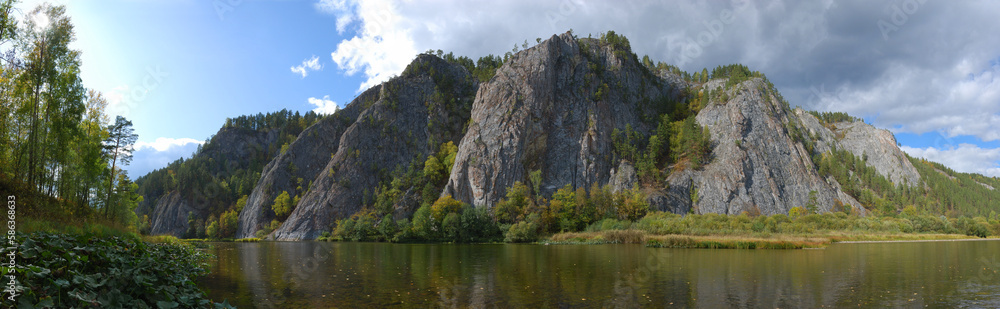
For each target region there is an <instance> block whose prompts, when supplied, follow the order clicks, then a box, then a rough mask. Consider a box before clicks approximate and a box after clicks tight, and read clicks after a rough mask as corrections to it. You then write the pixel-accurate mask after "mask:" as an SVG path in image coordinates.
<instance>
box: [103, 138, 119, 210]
mask: <svg viewBox="0 0 1000 309" xmlns="http://www.w3.org/2000/svg"><path fill="white" fill-rule="evenodd" d="M111 134H114V133H111ZM120 143H121V136H119V137H117V138H115V148H112V151H113V152H114V154H113V155H111V177H110V178H108V199H107V201H106V202H105V203H104V218H108V208H111V192H112V191H113V188H114V183H115V166H116V165H117V163H118V144H120Z"/></svg>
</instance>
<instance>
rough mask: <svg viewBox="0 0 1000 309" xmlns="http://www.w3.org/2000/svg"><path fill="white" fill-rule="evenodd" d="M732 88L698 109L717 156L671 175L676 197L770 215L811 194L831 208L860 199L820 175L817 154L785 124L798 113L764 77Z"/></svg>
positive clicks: (708, 208)
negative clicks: (701, 165) (725, 96)
mask: <svg viewBox="0 0 1000 309" xmlns="http://www.w3.org/2000/svg"><path fill="white" fill-rule="evenodd" d="M727 94H728V97H729V100H727V101H723V102H712V103H711V104H709V105H708V106H707V107H705V108H704V109H703V110H702V111H701V112H700V113H699V114H698V116H697V118H696V119H697V121H698V123H700V124H701V125H703V126H705V127H707V128H708V129H709V131H710V132H711V135H712V144H713V151H712V159H711V161H710V163H709V164H707V165H705V166H704V168H703V169H702V170H696V171H686V172H682V173H673V174H671V175H670V177H669V178H668V183H669V190H670V192H671V196H674V197H675V199H674V200H673V201H670V202H671V203H681V204H690V205H691V207H693V208H694V209H693V210H694V212H696V213H723V214H739V213H741V212H744V211H747V212H750V213H761V214H767V215H770V214H777V213H787V212H788V210H789V209H791V208H792V207H795V206H799V207H803V206H805V205H807V203H809V202H810V194H812V195H814V196H815V198H816V202H817V206H818V207H819V208H820V209H821V210H829V207H830V206H832V205H833V204H834V200H835V199H840V200H841V202H842V203H845V204H852V205H858V204H857V202H856V201H854V200H853V199H850V198H846V199H845V198H844V197H845V196H846V195H843V194H841V192H839V190H838V189H837V188H836V187H835V186H833V185H832V184H830V183H828V182H827V181H826V180H824V179H822V178H821V177H820V176H819V174H818V173H817V172H816V169H815V167H814V166H813V163H812V161H811V159H810V156H811V154H810V153H809V152H808V151H807V150H806V149H805V147H804V146H803V145H802V144H801V143H798V142H795V141H793V139H792V137H790V136H789V134H788V132H787V131H786V129H785V127H786V125H785V124H786V123H788V122H790V121H798V117H796V116H795V114H793V113H790V110H788V109H787V108H786V107H785V106H784V105H783V104H782V103H780V102H779V100H778V99H777V98H775V97H774V96H773V95H772V94H771V93H770V92H769V91H767V88H766V87H765V84H764V82H763V81H762V80H761V79H759V78H758V79H752V80H749V81H746V82H743V83H742V84H740V85H739V86H737V87H734V89H730V90H729V91H727ZM685 200H690V201H691V202H686V201H685ZM681 209H683V207H681Z"/></svg>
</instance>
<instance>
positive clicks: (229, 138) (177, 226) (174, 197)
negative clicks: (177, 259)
mask: <svg viewBox="0 0 1000 309" xmlns="http://www.w3.org/2000/svg"><path fill="white" fill-rule="evenodd" d="M277 139H278V133H277V132H276V131H267V132H260V131H254V130H246V129H239V128H223V129H222V130H219V132H218V133H217V134H216V135H215V136H213V137H212V138H211V140H209V142H208V143H206V144H205V147H204V148H202V150H201V152H200V153H198V154H197V156H198V157H202V158H207V159H208V160H209V161H210V162H219V163H220V164H221V165H222V167H221V170H222V172H221V173H226V171H230V170H238V169H245V168H247V167H248V165H249V162H250V161H251V157H252V156H254V153H255V152H259V150H260V149H266V148H267V147H268V146H269V145H270V144H272V143H274V142H275V141H276V140H277ZM218 190H221V188H196V189H195V190H193V191H192V192H190V193H189V194H181V193H180V192H178V191H177V190H174V191H170V192H164V195H163V196H147V197H144V198H145V199H147V200H148V201H149V202H150V203H151V205H152V207H151V208H152V212H151V213H150V214H149V218H150V227H151V228H150V234H152V235H161V234H169V235H174V236H178V237H180V236H182V235H183V234H184V231H186V230H187V229H188V217H187V216H188V213H189V212H190V213H191V214H192V215H194V216H195V218H205V217H208V213H209V212H210V211H211V209H210V206H211V204H212V202H213V199H215V197H216V195H217V193H218ZM140 216H141V214H140Z"/></svg>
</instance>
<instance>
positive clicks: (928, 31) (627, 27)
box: [21, 0, 1000, 178]
mask: <svg viewBox="0 0 1000 309" xmlns="http://www.w3.org/2000/svg"><path fill="white" fill-rule="evenodd" d="M23 2H25V3H22V5H21V7H22V8H24V9H23V11H24V12H27V11H30V8H31V7H34V5H35V3H37V1H35V0H32V1H27V0H25V1H23ZM51 2H53V3H55V4H65V5H66V6H67V11H68V14H69V15H70V16H71V17H72V20H73V23H74V25H75V27H76V28H75V29H76V34H77V38H78V41H77V43H76V45H75V46H76V48H77V49H79V50H81V51H82V52H83V79H84V84H85V86H86V87H88V88H92V89H95V90H98V91H100V92H102V93H104V94H105V95H106V96H108V97H109V98H110V99H111V101H112V106H111V107H110V108H109V111H110V112H111V113H115V114H123V115H125V116H126V117H128V118H129V119H131V120H132V121H133V122H134V124H135V129H136V132H137V133H138V134H139V136H140V137H139V140H140V147H139V150H138V151H137V152H136V154H135V159H134V161H133V163H132V165H131V166H130V167H128V169H129V171H130V175H131V176H132V177H133V178H136V177H138V176H140V175H143V174H145V173H146V172H148V171H150V170H152V169H154V168H158V167H162V166H164V165H165V164H166V163H168V162H170V161H173V160H175V159H177V158H179V157H181V156H189V155H190V154H191V153H192V152H193V151H194V149H195V148H196V147H197V142H200V141H204V140H205V139H206V138H208V137H209V136H210V135H212V134H213V133H215V132H216V131H217V130H218V129H219V127H220V126H221V125H222V123H223V121H224V120H225V119H226V118H227V117H234V116H238V115H244V114H256V113H258V112H269V111H276V110H280V109H282V108H287V109H290V110H296V111H302V112H305V111H308V110H313V109H316V108H317V106H316V105H313V104H310V102H311V101H312V102H318V103H321V104H328V107H332V106H334V104H336V105H340V106H343V105H344V104H345V103H346V102H350V100H351V99H353V98H354V96H355V95H356V94H357V93H358V91H359V90H362V89H364V88H367V87H369V86H371V85H375V84H377V83H379V82H381V81H384V80H386V79H388V78H389V77H391V76H392V75H394V74H398V73H399V72H401V71H402V69H403V68H404V67H405V65H406V64H407V63H409V61H410V60H412V59H413V57H414V56H415V55H416V54H417V53H418V52H422V51H425V50H427V49H442V50H445V51H454V52H455V53H456V54H458V55H467V56H470V57H473V58H478V57H480V56H483V55H486V54H503V53H504V52H506V51H509V50H511V48H512V47H513V46H514V44H518V45H520V43H521V42H524V41H528V42H530V43H531V44H534V41H535V38H548V37H550V36H551V35H553V34H557V33H562V32H565V31H567V30H569V29H573V30H574V33H576V34H577V35H580V36H586V35H588V34H594V35H598V34H599V33H600V32H603V31H607V30H615V31H616V32H618V33H620V34H624V35H626V36H628V38H629V39H630V40H631V42H632V47H633V50H634V51H635V52H636V53H637V54H639V55H640V56H642V55H649V56H650V57H651V58H652V59H653V60H656V61H664V62H667V63H671V64H675V65H678V66H680V67H681V68H682V69H685V70H688V71H696V70H698V71H700V70H701V68H703V67H708V68H712V67H715V66H717V65H721V64H728V63H744V64H747V65H748V66H749V67H751V68H752V69H755V70H759V71H761V72H763V73H765V74H766V75H767V76H768V77H769V79H770V80H772V81H773V82H774V83H775V84H776V85H777V87H778V88H779V90H781V91H782V93H783V94H784V96H785V98H787V99H788V100H789V101H790V102H791V104H792V105H799V106H802V107H805V108H807V109H813V110H823V111H844V112H848V113H850V114H852V115H855V116H860V117H864V118H865V119H866V120H868V121H869V122H870V123H873V124H875V125H876V126H878V127H882V128H886V129H889V130H891V131H893V132H894V133H895V134H896V136H897V138H898V141H899V142H900V144H902V145H903V147H902V148H903V150H904V151H906V152H908V153H910V154H911V155H913V156H918V157H925V158H928V159H931V160H934V161H938V162H942V163H944V164H945V165H947V166H949V167H951V168H953V169H956V170H959V171H963V172H978V173H983V174H987V175H990V176H1000V165H998V162H1000V65H998V61H997V59H998V57H1000V40H998V39H996V36H995V33H1000V21H997V19H996V18H995V16H994V15H995V12H998V11H1000V4H998V3H996V2H991V1H962V2H933V1H931V2H922V1H916V0H894V1H832V0H827V1H808V2H799V1H781V0H761V1H742V0H732V1H664V2H655V1H584V0H557V1H520V0H518V1H501V2H471V1H445V0H439V1H430V2H417V1H402V2H392V1H385V0H370V1H363V2H357V1H350V0H315V1H290V0H284V1H278V0H273V1H268V0H100V1H66V0H63V1H51ZM324 98H326V99H325V100H324ZM330 110H332V108H331V109H328V110H327V111H330Z"/></svg>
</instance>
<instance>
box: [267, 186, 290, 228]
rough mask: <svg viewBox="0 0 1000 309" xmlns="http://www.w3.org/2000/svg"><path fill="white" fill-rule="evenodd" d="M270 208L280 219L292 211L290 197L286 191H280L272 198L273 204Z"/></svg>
mask: <svg viewBox="0 0 1000 309" xmlns="http://www.w3.org/2000/svg"><path fill="white" fill-rule="evenodd" d="M271 209H273V210H274V215H275V216H277V217H278V218H279V220H280V221H284V220H285V219H286V218H288V215H289V214H291V213H292V199H291V198H290V197H289V196H288V191H282V192H281V194H278V197H275V198H274V206H271Z"/></svg>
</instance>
